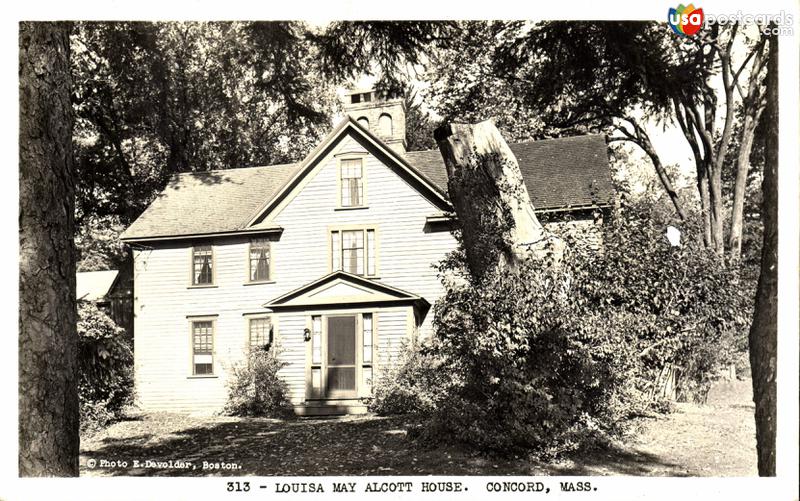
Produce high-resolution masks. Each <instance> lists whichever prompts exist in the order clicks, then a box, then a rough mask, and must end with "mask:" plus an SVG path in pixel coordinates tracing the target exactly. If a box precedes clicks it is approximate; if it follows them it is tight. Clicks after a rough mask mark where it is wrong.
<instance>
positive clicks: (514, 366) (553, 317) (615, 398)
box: [372, 204, 755, 456]
mask: <svg viewBox="0 0 800 501" xmlns="http://www.w3.org/2000/svg"><path fill="white" fill-rule="evenodd" d="M622 210H623V211H624V213H622V214H621V213H617V214H614V215H613V217H612V218H611V220H610V221H609V222H608V224H606V225H605V226H604V227H603V230H602V231H603V233H604V235H603V236H604V239H603V241H604V244H603V247H602V249H601V250H599V251H598V250H597V249H592V248H589V247H587V246H584V245H581V241H582V240H581V239H580V236H579V235H578V236H577V238H575V239H572V240H571V241H570V242H569V249H570V251H569V252H568V253H567V255H566V256H565V257H564V261H563V262H562V263H561V266H558V267H556V266H552V263H549V262H546V261H538V262H535V261H530V262H528V263H525V264H524V265H523V266H521V267H520V268H518V269H516V270H513V269H510V270H504V271H503V272H502V273H493V274H490V275H488V276H486V277H484V279H483V280H482V281H481V283H475V281H474V280H472V279H471V278H470V277H469V274H468V273H467V271H466V265H465V262H464V259H463V253H461V252H458V251H457V252H455V253H453V254H452V255H451V256H449V257H448V259H446V260H445V261H444V262H443V263H442V264H441V267H440V271H441V274H442V277H447V278H446V279H445V280H443V281H444V283H445V286H446V289H447V292H446V295H445V296H444V297H443V298H442V299H441V300H440V301H439V302H437V304H436V305H435V307H434V312H435V324H434V325H435V338H434V339H433V340H431V343H430V345H429V346H427V347H425V348H422V349H416V352H413V351H412V353H410V354H407V355H405V363H404V364H403V365H402V366H401V367H399V368H397V369H395V370H394V371H392V373H391V374H387V375H386V377H385V378H384V379H380V380H379V381H378V383H377V384H376V387H375V390H374V394H375V401H374V402H373V404H372V408H373V409H374V410H375V411H377V412H379V413H404V412H421V413H423V415H424V416H425V417H424V425H423V431H422V437H423V438H426V439H428V440H432V441H439V440H448V441H458V442H462V443H466V444H468V445H470V446H473V447H475V448H477V449H480V450H495V451H504V452H509V451H515V450H521V449H524V450H529V451H531V450H532V451H536V452H538V453H539V454H540V455H543V456H547V455H552V454H557V453H559V452H562V451H566V450H569V449H574V448H577V447H581V446H584V445H586V444H587V443H590V442H592V441H594V440H597V439H605V438H607V437H609V436H614V435H617V434H619V433H620V432H622V431H624V430H625V429H626V425H627V424H628V423H629V421H630V420H629V418H630V417H631V416H632V415H636V414H639V413H642V412H645V411H653V410H655V411H660V412H667V411H669V410H670V409H672V406H671V405H669V404H666V403H665V402H664V399H663V398H662V397H661V396H660V394H659V391H658V388H657V387H656V381H657V379H658V377H659V375H660V374H661V371H662V370H663V369H664V367H666V366H670V367H677V368H679V370H678V377H677V381H676V384H677V390H678V391H677V393H678V395H679V397H681V398H682V399H686V400H696V401H697V400H703V399H704V395H705V394H706V393H707V392H708V388H709V386H710V384H711V382H712V381H713V379H714V378H715V377H716V375H717V374H718V372H719V368H720V367H722V366H725V365H727V364H729V363H731V362H732V361H733V360H735V359H736V358H737V356H738V354H740V352H741V351H742V350H743V349H746V333H747V323H748V322H747V319H748V318H749V315H750V307H751V306H750V305H751V304H752V301H751V300H752V294H753V291H754V285H755V284H754V282H753V281H752V280H749V279H748V278H747V277H748V274H747V273H743V272H742V270H740V269H737V268H736V267H733V266H727V265H726V264H725V263H723V262H721V261H720V260H718V259H717V258H715V257H714V256H712V255H710V254H709V253H708V251H707V250H706V249H704V248H703V247H702V243H700V242H695V241H694V240H693V238H692V237H691V235H693V234H696V233H693V228H692V226H691V224H690V225H688V226H687V228H686V229H685V231H684V233H685V234H688V235H689V238H684V242H683V244H682V245H681V246H679V247H673V246H671V245H670V244H669V243H668V241H667V240H666V238H665V236H664V232H663V229H664V227H665V225H664V224H663V222H662V221H657V220H655V219H654V218H653V217H652V213H651V211H649V210H648V207H646V206H643V205H638V204H633V205H628V206H626V207H624V209H622ZM574 236H575V234H574V231H573V237H574ZM565 238H567V239H570V238H571V237H570V236H565ZM454 277H455V279H454ZM431 375H446V378H443V377H441V376H440V377H431Z"/></svg>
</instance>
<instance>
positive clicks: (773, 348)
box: [749, 35, 778, 477]
mask: <svg viewBox="0 0 800 501" xmlns="http://www.w3.org/2000/svg"><path fill="white" fill-rule="evenodd" d="M768 57H769V62H768V63H767V91H766V97H767V108H766V111H765V115H764V119H765V120H766V123H767V134H766V138H765V142H764V150H765V159H764V160H765V161H764V181H763V183H762V193H763V201H762V217H763V218H764V244H763V247H762V249H761V275H760V276H759V278H758V289H757V291H756V304H755V311H754V313H753V324H752V325H751V326H750V339H749V341H750V367H751V370H752V373H753V401H754V402H755V404H756V441H757V448H758V474H759V475H760V476H762V477H766V476H775V431H776V417H777V394H776V390H777V388H776V381H775V376H776V373H777V357H778V37H777V35H771V36H770V40H769V56H768Z"/></svg>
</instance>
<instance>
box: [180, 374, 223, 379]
mask: <svg viewBox="0 0 800 501" xmlns="http://www.w3.org/2000/svg"><path fill="white" fill-rule="evenodd" d="M218 377H219V376H217V375H216V374H203V375H193V376H186V379H216V378H218Z"/></svg>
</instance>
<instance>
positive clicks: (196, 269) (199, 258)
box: [192, 245, 214, 285]
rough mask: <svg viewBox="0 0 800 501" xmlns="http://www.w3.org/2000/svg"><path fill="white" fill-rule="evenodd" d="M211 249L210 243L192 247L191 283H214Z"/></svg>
mask: <svg viewBox="0 0 800 501" xmlns="http://www.w3.org/2000/svg"><path fill="white" fill-rule="evenodd" d="M213 266H214V260H213V250H212V248H211V246H210V245H195V246H194V247H193V248H192V285H210V284H212V283H214V269H213Z"/></svg>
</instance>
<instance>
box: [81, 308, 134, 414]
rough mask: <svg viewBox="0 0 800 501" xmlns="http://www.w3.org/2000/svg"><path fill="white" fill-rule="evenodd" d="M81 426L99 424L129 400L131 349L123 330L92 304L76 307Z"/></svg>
mask: <svg viewBox="0 0 800 501" xmlns="http://www.w3.org/2000/svg"><path fill="white" fill-rule="evenodd" d="M78 316H79V319H78V372H79V375H80V381H79V385H78V396H79V400H80V408H81V429H83V430H87V429H92V428H97V427H102V426H105V425H106V424H108V423H109V422H111V421H113V420H114V419H116V418H118V417H119V416H120V415H121V413H122V411H123V409H124V407H125V406H126V405H128V404H130V403H132V400H133V351H132V349H131V346H130V345H129V344H128V342H127V341H126V338H125V335H124V334H125V331H124V330H123V329H122V328H121V327H119V326H118V325H117V324H115V323H114V321H113V320H112V319H111V318H110V317H109V316H108V315H106V313H104V312H103V311H102V310H100V309H98V308H97V306H95V305H94V304H92V303H87V302H81V303H80V304H79V306H78Z"/></svg>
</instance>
